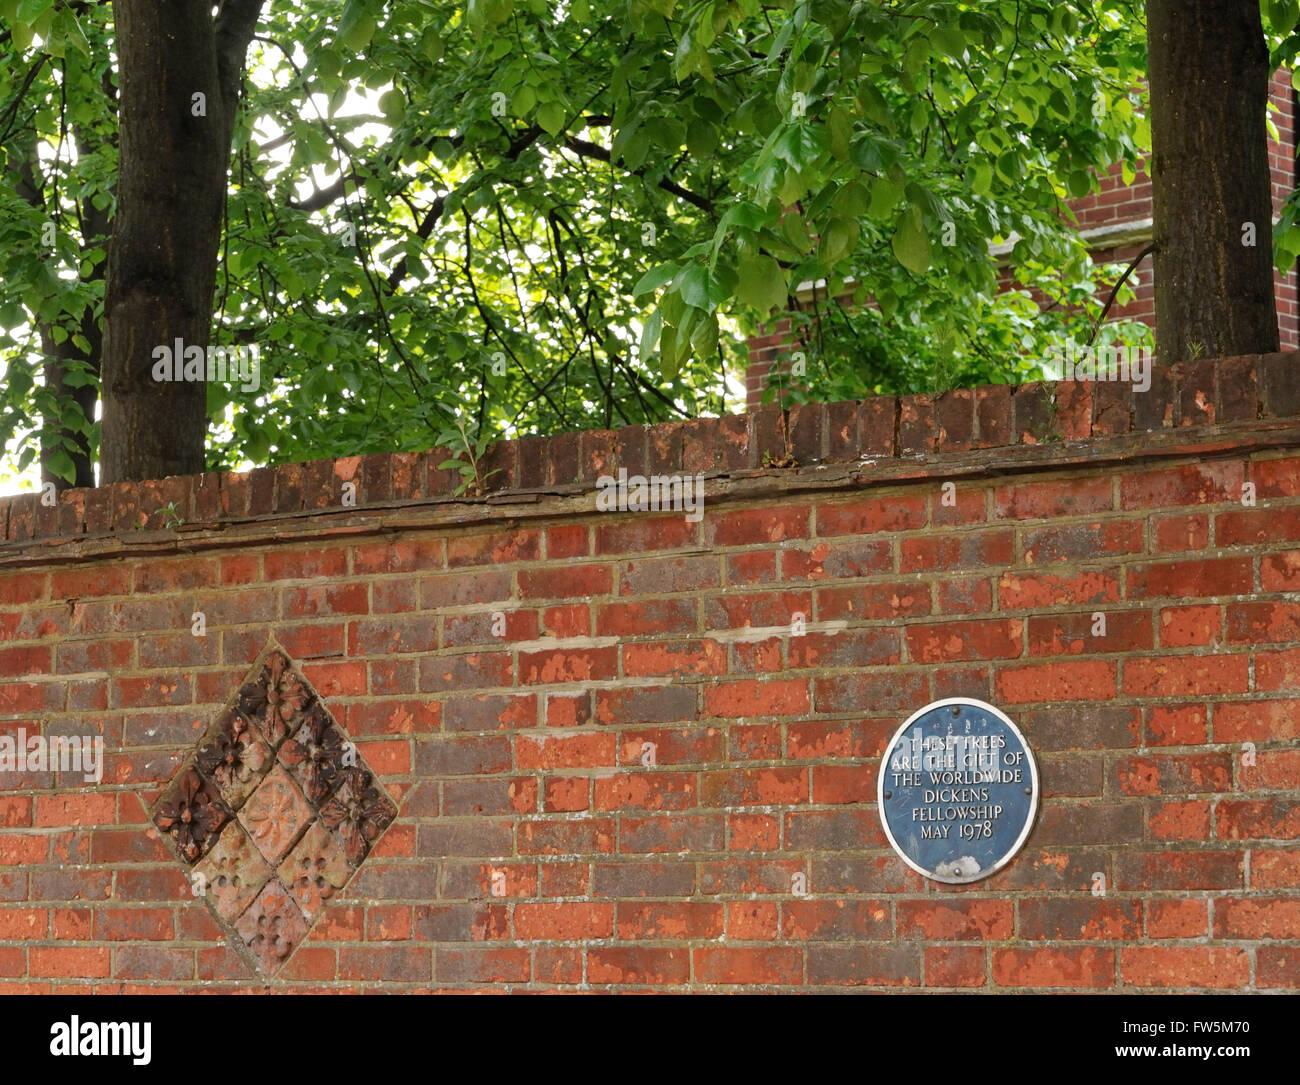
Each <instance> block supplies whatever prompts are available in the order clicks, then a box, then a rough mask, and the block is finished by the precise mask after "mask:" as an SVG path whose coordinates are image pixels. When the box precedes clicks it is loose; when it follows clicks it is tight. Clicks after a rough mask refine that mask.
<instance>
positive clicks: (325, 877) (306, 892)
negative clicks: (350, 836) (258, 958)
mask: <svg viewBox="0 0 1300 1085" xmlns="http://www.w3.org/2000/svg"><path fill="white" fill-rule="evenodd" d="M351 877H352V868H351V867H350V866H348V861H347V859H346V858H345V857H344V855H343V850H342V849H341V848H340V847H339V845H338V842H337V841H336V840H335V839H334V837H333V836H332V835H331V834H330V832H329V830H327V829H326V828H325V827H324V826H323V825H321V823H320V822H319V821H317V822H315V823H314V824H313V825H312V826H311V828H310V829H308V830H307V832H306V833H304V834H303V838H302V839H301V840H299V841H298V843H297V845H296V846H295V847H294V849H293V851H291V852H290V853H289V856H288V858H286V859H285V861H284V862H283V863H282V864H281V865H280V878H281V879H282V880H283V882H284V884H285V885H287V886H288V887H289V892H290V893H291V894H292V895H293V899H294V900H295V901H297V903H298V907H299V908H301V909H302V913H303V915H305V916H306V917H307V919H308V920H309V921H311V920H314V919H316V917H317V916H319V915H320V914H321V911H322V910H323V908H324V904H325V901H327V900H329V899H330V898H331V897H332V896H334V894H335V893H337V892H338V891H339V890H340V889H342V888H343V886H345V885H346V884H347V883H348V879H349V878H351Z"/></svg>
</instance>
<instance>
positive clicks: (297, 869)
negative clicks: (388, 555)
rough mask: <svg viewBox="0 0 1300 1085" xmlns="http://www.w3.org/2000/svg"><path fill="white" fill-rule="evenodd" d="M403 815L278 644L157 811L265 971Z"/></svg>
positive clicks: (201, 884) (195, 877) (195, 879)
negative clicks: (400, 814)
mask: <svg viewBox="0 0 1300 1085" xmlns="http://www.w3.org/2000/svg"><path fill="white" fill-rule="evenodd" d="M396 816H397V807H396V806H395V804H394V803H393V801H392V799H391V798H389V796H388V794H387V792H386V791H385V790H384V788H383V786H382V785H381V784H380V783H379V782H378V781H377V780H376V779H375V777H374V775H373V774H372V773H371V771H370V768H369V766H368V765H366V763H365V761H364V759H363V758H362V757H361V756H360V754H359V753H358V751H357V747H356V746H355V745H354V744H353V743H352V742H350V741H349V740H348V737H347V734H346V733H345V732H344V730H343V728H342V727H340V726H339V724H338V722H337V721H336V720H335V719H334V718H333V717H332V716H331V715H330V713H329V711H328V710H327V708H326V707H325V705H324V704H322V703H321V701H320V700H319V698H318V697H317V695H316V692H315V690H313V689H312V688H311V685H310V684H309V683H308V682H307V681H306V679H305V678H303V677H302V675H301V674H300V673H299V672H298V671H297V670H296V669H295V668H294V666H293V663H292V662H291V661H290V660H289V658H288V657H287V656H286V655H284V653H283V652H281V651H278V650H273V651H271V652H269V653H268V654H267V656H266V659H265V661H264V663H262V664H260V665H258V666H256V667H255V668H254V669H253V670H252V671H251V672H250V674H249V676H248V677H247V678H246V679H245V681H244V682H243V684H242V685H241V686H240V687H239V689H238V691H237V692H236V694H235V698H234V703H233V705H232V706H231V707H229V708H227V709H226V710H225V711H224V712H223V713H222V714H221V715H220V716H219V717H218V718H217V719H216V720H215V721H214V722H213V724H212V726H211V727H210V728H209V729H208V730H207V731H206V732H205V733H204V735H203V737H202V738H200V739H199V741H198V743H196V745H195V748H194V750H193V751H192V753H191V755H190V757H189V758H188V759H187V760H186V762H185V763H184V764H183V765H182V766H181V769H180V771H179V772H178V773H177V774H176V776H175V778H174V779H173V780H172V782H171V783H170V784H169V785H168V787H167V788H166V789H165V790H164V792H163V794H162V796H161V798H160V799H159V800H158V802H157V804H156V805H155V806H154V808H153V811H152V818H153V822H154V824H155V825H156V826H157V828H158V830H159V832H161V833H162V835H163V836H164V838H165V839H166V840H168V841H169V842H170V843H171V845H172V847H173V848H174V850H175V852H176V855H177V857H178V858H179V859H180V861H181V862H182V863H183V864H184V865H185V867H186V869H187V872H188V873H189V876H190V879H191V883H192V885H194V886H195V889H196V892H197V893H198V894H199V896H201V898H202V899H203V900H204V901H205V903H206V904H207V906H208V907H209V908H210V909H211V910H212V912H213V914H214V915H215V916H216V917H217V918H218V919H219V920H221V921H222V923H223V924H225V925H226V929H227V931H228V932H229V936H230V938H231V940H232V945H234V946H235V948H236V949H237V950H238V951H239V952H241V953H242V954H244V955H245V956H246V958H248V959H250V960H251V962H252V963H254V964H255V965H256V967H257V969H258V970H259V971H260V972H262V973H263V974H264V975H267V976H272V975H274V974H275V973H276V972H278V971H279V969H280V968H281V967H282V966H283V964H284V962H285V961H287V960H288V959H289V957H291V956H292V955H293V953H294V951H295V950H296V949H297V947H298V946H299V945H300V944H301V943H302V941H303V939H304V938H305V937H306V936H307V932H308V931H309V930H310V929H311V927H312V925H313V924H314V923H315V922H316V920H317V919H318V918H319V917H320V915H321V913H322V912H323V910H324V905H325V902H326V901H328V900H330V899H332V898H333V897H335V896H337V895H338V894H340V893H341V892H342V891H343V889H344V887H345V886H346V885H347V884H348V882H349V881H350V880H351V879H352V877H353V876H354V875H355V873H356V871H357V869H358V868H359V867H360V866H361V864H362V863H363V862H364V861H365V858H366V856H367V855H368V854H369V853H370V849H371V847H372V846H373V844H374V842H375V841H376V840H377V839H378V838H379V836H380V834H381V833H383V831H384V830H385V829H386V828H387V827H388V826H389V825H390V824H391V823H392V821H393V819H394V818H395V817H396Z"/></svg>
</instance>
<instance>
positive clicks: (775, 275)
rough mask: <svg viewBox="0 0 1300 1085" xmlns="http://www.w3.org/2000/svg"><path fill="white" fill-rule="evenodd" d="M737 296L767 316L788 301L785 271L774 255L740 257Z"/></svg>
mask: <svg viewBox="0 0 1300 1085" xmlns="http://www.w3.org/2000/svg"><path fill="white" fill-rule="evenodd" d="M737 296H738V297H739V299H740V301H741V302H743V303H744V304H745V305H748V306H750V307H751V308H752V309H755V310H757V311H758V312H759V313H761V314H762V315H763V316H767V314H768V313H770V312H771V311H772V310H773V309H782V308H784V307H785V302H786V282H785V272H783V271H782V270H781V265H780V264H778V263H777V262H776V261H775V260H774V259H772V257H770V256H766V255H763V254H761V253H760V254H758V255H756V256H748V257H745V256H742V257H741V258H740V282H739V285H738V288H737Z"/></svg>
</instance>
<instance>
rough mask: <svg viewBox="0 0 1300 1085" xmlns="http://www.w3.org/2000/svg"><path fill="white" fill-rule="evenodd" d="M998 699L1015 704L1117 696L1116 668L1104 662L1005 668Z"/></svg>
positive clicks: (998, 684) (999, 680)
mask: <svg viewBox="0 0 1300 1085" xmlns="http://www.w3.org/2000/svg"><path fill="white" fill-rule="evenodd" d="M995 688H996V691H997V696H998V697H999V698H1001V699H1002V700H1005V701H1007V702H1009V703H1012V704H1024V703H1033V702H1047V701H1069V700H1093V699H1099V698H1100V699H1104V698H1108V697H1113V696H1115V665H1114V664H1113V663H1106V662H1103V661H1101V660H1080V661H1078V662H1071V663H1043V664H1034V665H1030V666H1024V667H1010V668H1003V669H1001V670H999V671H998V673H997V678H996V681H995Z"/></svg>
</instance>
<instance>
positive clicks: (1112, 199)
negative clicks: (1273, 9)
mask: <svg viewBox="0 0 1300 1085" xmlns="http://www.w3.org/2000/svg"><path fill="white" fill-rule="evenodd" d="M1269 97H1270V99H1271V100H1272V102H1273V105H1274V106H1275V107H1276V111H1275V112H1273V113H1271V114H1270V116H1271V117H1272V120H1273V123H1274V125H1275V126H1276V128H1277V133H1278V137H1279V138H1278V139H1277V140H1272V139H1270V140H1269V151H1268V153H1269V168H1270V170H1271V172H1272V175H1273V176H1272V182H1273V185H1272V187H1273V215H1274V218H1276V217H1277V215H1278V214H1279V213H1280V212H1281V209H1282V204H1283V202H1284V201H1285V200H1286V198H1287V196H1289V195H1290V194H1291V191H1292V190H1293V189H1294V188H1295V187H1296V183H1297V166H1296V92H1295V91H1294V90H1293V89H1292V87H1291V77H1290V74H1289V73H1288V72H1285V71H1278V72H1276V73H1275V74H1274V76H1273V82H1272V86H1271V88H1270V90H1269ZM1070 206H1071V207H1072V208H1073V209H1074V212H1075V214H1076V215H1077V216H1078V221H1079V231H1080V233H1081V234H1082V236H1083V237H1084V238H1086V239H1087V240H1088V241H1089V243H1090V244H1091V246H1092V254H1093V258H1094V259H1095V260H1096V261H1097V262H1098V263H1119V264H1122V265H1125V266H1127V265H1128V263H1129V262H1130V261H1131V260H1133V259H1134V258H1135V257H1136V256H1137V254H1138V253H1140V252H1141V251H1142V249H1143V248H1144V247H1145V246H1146V245H1147V244H1148V243H1149V242H1150V241H1151V231H1152V203H1151V179H1150V178H1149V177H1148V176H1147V175H1146V174H1145V173H1139V174H1138V176H1137V178H1136V179H1135V180H1134V182H1133V184H1131V185H1126V184H1124V181H1123V178H1122V177H1121V175H1120V168H1119V166H1118V165H1116V166H1114V167H1112V168H1111V169H1110V171H1109V172H1108V173H1107V174H1106V175H1105V177H1103V178H1102V182H1101V191H1100V192H1096V193H1092V194H1089V195H1088V196H1085V197H1084V198H1083V199H1079V200H1072V201H1071V203H1070ZM1259 243H1260V244H1268V243H1269V242H1268V240H1267V238H1266V236H1265V235H1264V233H1263V231H1261V236H1260V239H1259ZM1129 283H1130V284H1131V285H1133V286H1134V287H1135V296H1134V298H1133V300H1132V301H1130V302H1128V303H1127V304H1125V305H1118V304H1117V305H1115V306H1114V307H1113V308H1112V309H1111V311H1110V314H1109V317H1108V319H1111V320H1118V319H1135V320H1140V321H1142V322H1143V323H1145V324H1149V325H1151V326H1152V327H1154V326H1155V284H1154V271H1153V267H1152V263H1151V258H1150V257H1149V256H1148V257H1147V258H1146V259H1144V260H1143V261H1142V262H1141V264H1139V265H1138V267H1137V269H1136V270H1135V271H1134V272H1133V274H1132V275H1131V276H1130V277H1129ZM1274 290H1275V293H1276V296H1277V317H1278V331H1279V334H1280V337H1281V348H1282V349H1283V350H1295V349H1296V348H1297V347H1300V296H1298V295H1297V289H1296V276H1295V275H1294V274H1287V275H1278V274H1277V273H1276V272H1275V273H1274ZM789 330H790V329H789V322H788V321H784V320H783V321H780V322H778V323H777V325H776V326H775V327H773V328H772V330H771V331H770V332H769V333H768V334H765V335H761V336H754V337H752V338H751V339H750V340H749V351H750V364H749V368H748V370H747V372H746V407H747V409H749V410H753V409H755V408H756V407H758V406H759V405H760V403H761V400H762V395H763V389H764V387H765V386H766V384H767V377H768V374H769V373H770V372H771V369H772V363H773V362H774V361H775V360H776V359H777V357H778V356H779V355H780V354H781V353H783V352H784V351H786V350H788V349H789V346H788V343H787V336H788V334H789Z"/></svg>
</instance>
